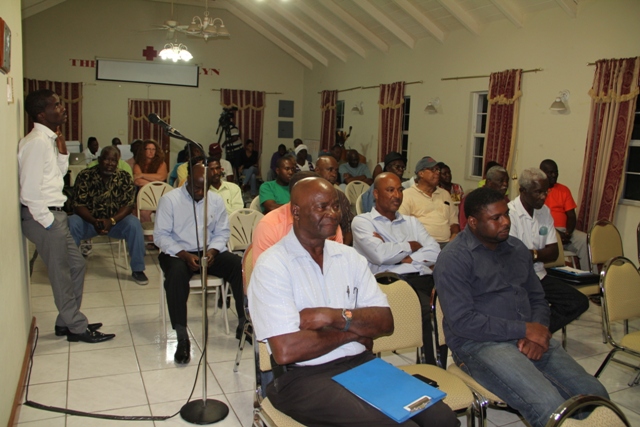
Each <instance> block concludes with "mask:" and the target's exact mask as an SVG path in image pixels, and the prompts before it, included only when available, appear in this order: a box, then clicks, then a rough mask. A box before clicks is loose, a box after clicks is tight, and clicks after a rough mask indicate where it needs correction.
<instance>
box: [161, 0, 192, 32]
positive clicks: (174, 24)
mask: <svg viewBox="0 0 640 427" xmlns="http://www.w3.org/2000/svg"><path fill="white" fill-rule="evenodd" d="M187 27H188V25H179V24H178V21H176V20H175V19H174V18H173V1H172V2H171V19H169V20H167V21H164V24H161V25H154V26H153V30H165V31H166V32H167V34H166V36H165V38H166V39H167V40H173V39H174V38H175V36H176V31H181V32H184V31H185V30H186V29H187Z"/></svg>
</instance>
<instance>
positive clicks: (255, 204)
mask: <svg viewBox="0 0 640 427" xmlns="http://www.w3.org/2000/svg"><path fill="white" fill-rule="evenodd" d="M249 209H253V210H254V211H258V212H260V213H262V209H261V208H260V196H256V197H254V198H253V200H252V201H251V204H250V205H249Z"/></svg>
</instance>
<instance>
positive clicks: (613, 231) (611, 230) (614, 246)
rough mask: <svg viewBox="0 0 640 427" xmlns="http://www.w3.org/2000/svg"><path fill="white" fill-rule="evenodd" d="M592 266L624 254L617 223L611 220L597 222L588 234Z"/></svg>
mask: <svg viewBox="0 0 640 427" xmlns="http://www.w3.org/2000/svg"><path fill="white" fill-rule="evenodd" d="M587 246H588V247H589V262H590V264H591V266H592V267H593V265H594V264H595V265H599V264H604V263H606V262H607V261H609V260H610V259H611V258H614V257H617V256H624V252H623V250H622V239H621V238H620V233H619V232H618V229H617V228H616V226H615V225H613V224H612V223H611V222H609V221H605V220H600V221H598V222H596V223H595V224H594V225H593V227H591V230H589V234H587Z"/></svg>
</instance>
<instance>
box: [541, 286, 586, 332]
mask: <svg viewBox="0 0 640 427" xmlns="http://www.w3.org/2000/svg"><path fill="white" fill-rule="evenodd" d="M540 282H542V288H543V289H544V297H545V299H546V300H547V302H548V303H549V308H550V309H551V320H550V322H549V331H550V332H551V333H554V332H555V331H557V330H559V329H561V328H562V327H563V326H565V325H567V324H569V323H571V322H573V321H574V320H575V319H577V318H578V316H580V315H581V314H582V313H584V312H585V311H587V309H588V308H589V298H587V296H586V295H584V294H583V293H582V292H580V291H579V290H577V289H576V288H574V287H573V286H571V285H570V284H568V283H565V282H563V281H562V280H561V279H558V278H557V277H551V276H549V275H546V276H545V277H544V278H543V279H542V280H541V281H540Z"/></svg>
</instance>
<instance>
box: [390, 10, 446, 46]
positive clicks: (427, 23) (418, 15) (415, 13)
mask: <svg viewBox="0 0 640 427" xmlns="http://www.w3.org/2000/svg"><path fill="white" fill-rule="evenodd" d="M396 4H397V5H398V6H400V8H401V9H402V10H404V11H405V12H407V14H408V15H409V16H411V17H412V18H413V19H415V20H416V21H418V23H419V24H420V25H422V26H423V27H424V29H425V30H427V32H428V33H429V34H431V35H432V36H433V37H434V38H435V39H436V40H438V41H439V42H444V37H445V33H444V31H442V29H441V28H440V27H438V25H437V24H436V23H435V22H433V20H432V19H431V18H429V17H428V16H427V15H425V14H424V13H422V12H421V11H420V10H418V8H417V7H415V6H414V5H413V4H412V3H410V2H409V0H396Z"/></svg>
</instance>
